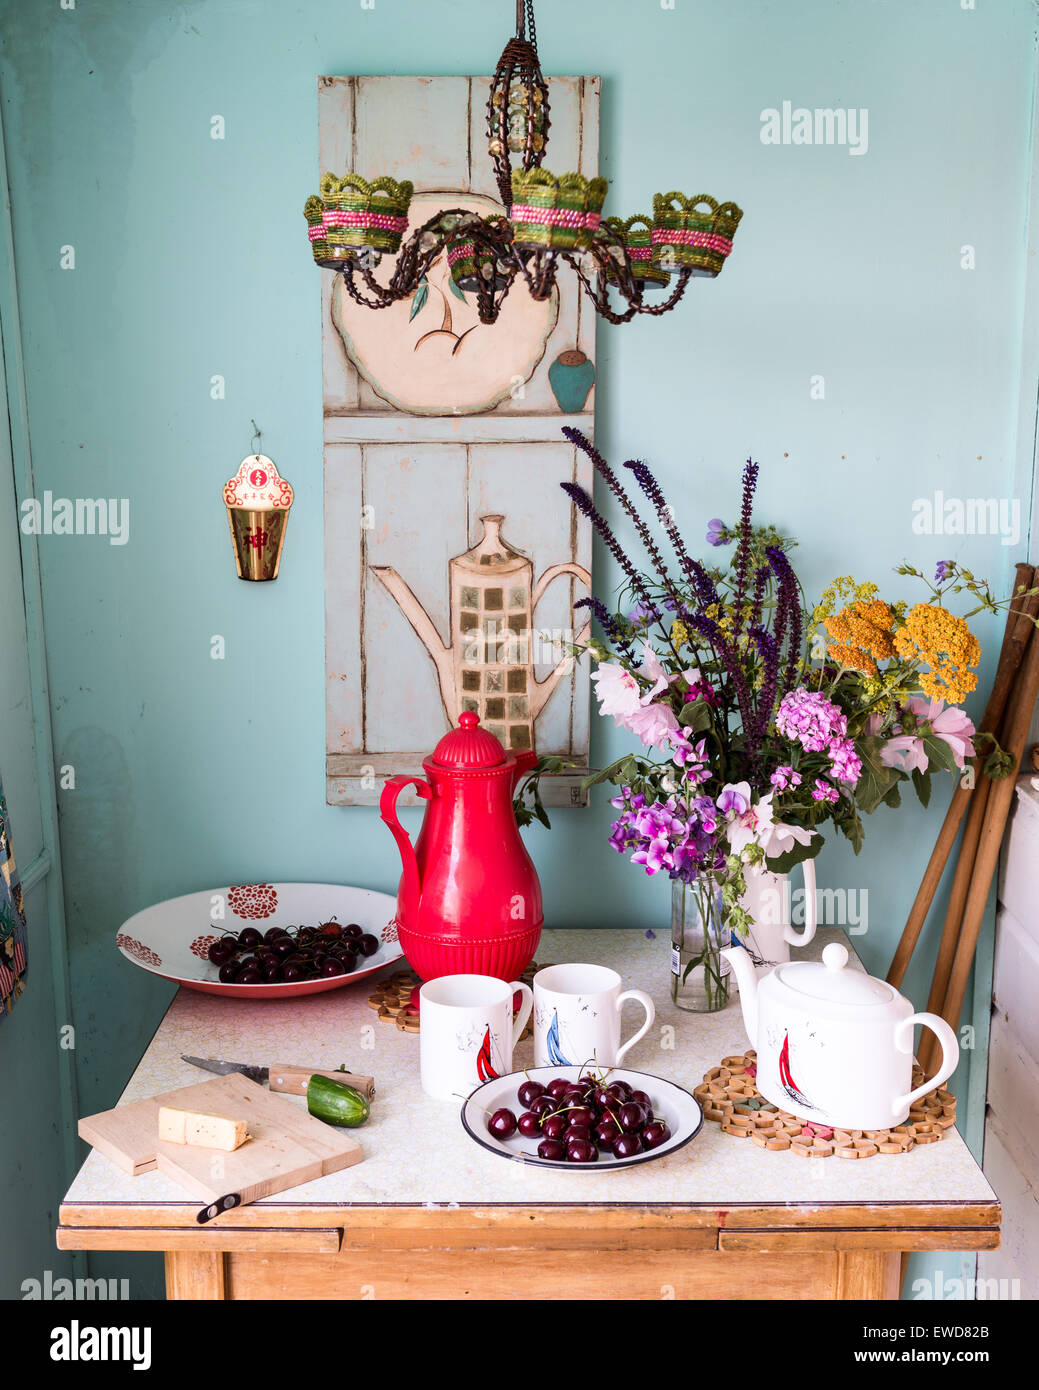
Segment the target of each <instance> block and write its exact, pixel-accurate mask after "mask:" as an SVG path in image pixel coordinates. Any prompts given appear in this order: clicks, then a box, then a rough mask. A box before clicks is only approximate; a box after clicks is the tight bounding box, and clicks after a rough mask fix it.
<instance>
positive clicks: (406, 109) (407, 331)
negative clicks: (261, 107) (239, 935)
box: [318, 77, 599, 805]
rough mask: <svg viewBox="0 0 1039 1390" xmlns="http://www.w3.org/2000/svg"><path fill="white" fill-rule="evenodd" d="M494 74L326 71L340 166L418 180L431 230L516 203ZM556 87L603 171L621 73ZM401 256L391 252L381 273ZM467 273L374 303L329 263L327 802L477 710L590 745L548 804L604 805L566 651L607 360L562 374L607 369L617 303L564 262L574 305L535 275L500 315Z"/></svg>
mask: <svg viewBox="0 0 1039 1390" xmlns="http://www.w3.org/2000/svg"><path fill="white" fill-rule="evenodd" d="M487 82H488V79H487V78H468V77H419V78H411V77H408V78H396V77H337V78H321V79H320V80H319V86H318V106H319V120H320V164H321V171H322V172H323V171H325V170H331V171H332V172H335V173H340V174H341V173H344V172H346V171H347V170H349V169H354V170H357V171H358V172H360V173H363V174H365V176H366V177H368V178H373V177H375V176H377V175H379V174H389V175H391V176H392V177H394V178H398V179H400V178H409V179H411V181H412V182H413V183H414V185H415V188H416V195H415V199H414V202H413V205H412V210H411V211H412V218H411V221H412V224H413V225H418V224H419V223H421V222H422V221H425V220H426V219H427V218H428V217H429V216H431V215H432V213H433V212H434V211H436V209H437V208H440V207H453V206H462V207H468V206H472V207H473V208H475V209H477V210H479V211H481V212H482V213H487V212H491V211H497V210H498V208H499V204H498V202H497V198H498V191H497V187H496V185H495V184H494V181H493V178H492V176H491V168H490V162H489V159H488V157H487V153H486V135H485V132H484V130H483V121H484V108H485V104H486V91H487ZM549 82H550V99H551V102H552V129H551V135H550V142H551V153H552V156H553V159H552V162H551V164H550V167H552V168H558V169H559V170H560V171H561V172H565V171H566V170H569V169H579V170H580V171H581V172H582V173H584V174H585V175H591V174H594V173H596V172H597V162H598V100H599V79H598V78H591V77H564V78H551V79H549ZM392 270H393V260H392V258H384V259H383V262H382V264H381V265H380V266H379V268H378V269H377V271H376V276H377V278H378V279H379V280H380V281H382V282H383V283H385V281H386V280H387V279H388V278H389V276H390V275H391V274H392ZM447 274H448V272H447V267H446V264H444V265H441V264H440V263H439V262H438V263H437V264H435V265H434V267H432V268H431V270H430V273H429V276H428V280H429V290H428V292H427V293H426V294H425V295H424V296H423V301H422V302H421V303H418V304H416V303H415V302H414V301H412V300H408V301H404V302H402V303H400V304H398V305H394V306H393V307H391V308H388V309H385V310H376V311H370V310H364V309H361V308H359V307H358V306H357V305H356V304H355V303H354V301H353V300H351V299H350V297H349V296H348V295H347V294H346V293H345V289H344V287H343V285H342V282H341V281H339V282H337V281H336V278H335V277H334V276H333V275H332V274H331V273H330V272H322V280H323V282H324V283H323V287H322V321H323V358H324V414H325V433H324V438H325V474H326V476H325V510H326V516H325V530H326V612H327V617H326V667H327V677H328V680H327V686H328V690H327V735H328V736H327V744H326V777H327V799H328V800H329V802H331V803H333V804H374V803H375V802H377V800H378V795H379V791H380V789H381V784H382V781H383V779H384V778H385V777H386V776H387V775H389V774H390V773H392V772H395V771H401V772H404V771H412V772H414V771H418V770H419V769H420V760H421V757H422V756H423V755H425V754H426V753H428V752H429V751H430V750H431V749H432V748H433V746H434V745H435V743H436V742H437V740H438V739H439V738H440V737H441V735H442V734H443V733H444V732H445V731H446V729H447V728H448V727H450V723H451V722H453V721H454V720H456V719H457V717H458V714H459V713H460V711H461V710H462V709H464V708H475V709H478V710H479V712H480V714H481V718H482V719H483V721H484V722H485V723H486V724H488V726H489V727H492V728H493V729H494V731H495V733H497V734H498V736H499V737H501V738H502V739H503V742H505V743H506V744H507V745H511V746H513V747H517V748H519V747H524V746H528V745H529V744H530V743H531V742H533V743H534V744H535V745H536V747H537V748H538V750H539V751H542V752H554V753H561V754H563V755H564V756H568V757H570V758H572V759H573V760H574V761H575V763H577V764H578V770H577V771H576V772H574V773H573V774H570V775H568V776H565V777H561V778H559V779H557V780H556V781H555V783H554V784H553V785H552V786H551V787H548V788H546V789H545V790H546V796H545V799H546V801H547V802H549V804H555V805H573V804H578V805H583V804H585V803H586V798H585V796H584V795H583V793H581V792H580V789H579V782H580V777H581V775H582V773H581V769H582V768H584V767H586V765H587V755H588V740H589V715H588V691H589V681H588V669H587V663H586V662H582V663H574V662H573V661H572V660H569V661H568V660H567V659H566V657H567V653H566V652H565V650H564V649H563V648H562V647H559V646H558V645H553V644H558V643H559V642H560V641H570V640H573V637H574V635H575V633H576V632H579V631H580V629H581V628H582V627H583V624H584V614H583V612H580V613H579V614H578V615H577V618H576V619H575V614H574V610H573V604H574V602H575V601H576V600H577V599H578V598H582V597H585V596H586V595H587V592H588V582H589V578H590V565H591V534H590V527H589V526H588V523H587V522H586V521H585V519H584V518H582V517H579V516H578V515H577V514H576V513H575V512H574V510H573V509H572V508H571V507H570V506H569V505H568V504H567V502H566V499H565V497H564V496H563V494H562V493H561V492H560V491H559V483H560V482H561V481H563V480H573V479H578V480H580V481H581V482H582V483H583V484H584V485H585V486H589V487H590V485H591V477H590V466H589V465H588V463H587V460H586V459H585V458H584V456H583V455H577V453H576V451H575V450H574V449H573V448H572V446H571V445H569V444H568V443H567V442H566V441H565V440H564V439H563V438H562V434H561V429H562V426H563V425H565V424H576V425H578V426H579V427H580V428H581V429H582V430H584V431H585V432H587V433H590V432H591V429H592V426H593V411H594V387H592V388H591V389H589V390H587V394H583V391H584V389H585V387H584V381H585V374H587V375H588V376H591V375H592V373H593V371H594V368H588V369H584V371H583V372H582V373H581V380H582V391H581V392H579V393H578V397H577V399H576V400H574V401H572V400H569V399H567V398H566V397H565V396H564V397H563V401H562V404H561V402H560V399H558V398H557V390H558V385H559V383H558V381H557V382H556V389H554V388H553V382H552V381H550V379H549V368H550V367H551V365H552V364H553V363H554V362H555V361H556V359H557V358H558V357H559V355H560V353H562V352H564V351H568V350H573V349H575V348H577V349H580V351H581V352H583V353H584V354H585V356H586V357H587V358H588V359H589V361H590V362H592V363H594V323H595V315H594V313H592V312H590V311H588V310H582V307H581V304H580V295H579V286H578V283H577V280H576V277H574V276H573V275H572V274H571V273H570V272H569V270H566V269H564V270H563V274H562V275H561V277H560V278H561V284H560V288H559V292H558V295H556V296H554V297H553V299H552V301H550V302H549V303H547V304H540V305H539V304H535V303H534V302H533V301H531V300H530V297H529V295H528V294H527V292H526V290H525V288H524V287H523V286H522V285H514V286H513V289H512V291H511V293H510V295H509V298H508V300H507V302H506V305H505V308H504V310H503V312H502V314H501V316H500V318H499V321H498V323H497V324H495V325H483V324H480V323H479V321H478V317H477V315H476V313H475V308H474V305H473V304H472V302H471V296H470V297H469V298H468V299H462V298H460V297H459V296H458V295H455V294H454V293H453V292H452V289H451V285H450V284H449V282H448V279H447ZM561 394H562V393H561ZM564 405H565V406H566V410H565V411H564V409H563V406H564ZM574 412H576V413H574ZM358 518H360V524H358ZM485 565H489V569H484V568H482V567H483V566H485ZM546 572H547V573H546ZM474 575H475V578H474V577H473V576H474ZM499 579H500V581H501V582H499ZM535 597H536V599H537V604H536V608H534V609H533V610H532V609H531V602H532V600H533V599H534V598H535ZM473 604H475V605H476V607H475V608H473V607H472V606H471V605H473ZM497 605H500V606H497ZM510 605H511V606H510ZM524 625H525V628H526V630H525V631H524V633H523V638H522V639H521V637H520V633H521V631H522V630H523V628H524ZM477 631H478V632H479V634H480V637H481V640H480V643H478V644H474V642H473V640H472V634H473V632H477ZM539 634H545V636H544V637H539Z"/></svg>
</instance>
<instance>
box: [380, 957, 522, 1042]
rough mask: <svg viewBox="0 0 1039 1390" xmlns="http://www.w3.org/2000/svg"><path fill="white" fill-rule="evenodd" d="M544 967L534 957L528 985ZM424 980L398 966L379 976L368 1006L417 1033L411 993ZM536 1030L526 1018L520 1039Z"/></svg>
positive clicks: (416, 1010) (416, 1019)
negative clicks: (394, 970) (386, 974)
mask: <svg viewBox="0 0 1039 1390" xmlns="http://www.w3.org/2000/svg"><path fill="white" fill-rule="evenodd" d="M541 968H542V967H541V966H540V965H538V963H537V961H536V960H534V961H531V963H530V964H529V965H528V966H527V968H526V970H524V972H523V974H522V975H521V976H520V979H521V980H522V981H523V983H524V984H525V985H531V986H533V983H534V975H535V974H536V972H537V971H539V970H540V969H541ZM421 983H422V981H421V980H420V979H419V977H418V976H417V975H416V974H415V972H414V971H413V970H398V971H397V972H396V973H395V974H393V975H390V976H388V977H387V978H386V979H385V980H380V982H379V984H378V985H377V986H376V988H375V991H374V993H372V994H370V995H369V996H368V1007H369V1008H370V1009H374V1010H375V1011H376V1013H377V1015H378V1017H379V1018H381V1019H385V1020H386V1022H387V1023H395V1024H396V1025H397V1027H398V1028H399V1029H400V1031H401V1032H402V1033H417V1032H418V1031H419V1019H418V1009H417V1008H416V1007H415V1005H414V1004H413V1003H412V1002H411V995H412V991H413V990H414V989H415V986H416V985H420V984H421ZM533 1031H534V1020H533V1017H531V1018H529V1019H528V1020H527V1026H526V1027H525V1028H524V1030H523V1032H522V1033H521V1034H520V1039H521V1040H522V1039H523V1038H529V1037H530V1036H531V1034H532V1033H533Z"/></svg>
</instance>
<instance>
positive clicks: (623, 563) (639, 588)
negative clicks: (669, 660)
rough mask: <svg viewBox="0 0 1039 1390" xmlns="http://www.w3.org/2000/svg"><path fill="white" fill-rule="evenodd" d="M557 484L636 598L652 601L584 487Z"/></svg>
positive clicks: (575, 484) (636, 571) (573, 484)
mask: <svg viewBox="0 0 1039 1390" xmlns="http://www.w3.org/2000/svg"><path fill="white" fill-rule="evenodd" d="M574 433H576V431H574ZM559 486H560V487H561V488H562V489H563V491H564V492H565V493H566V495H567V496H568V497H569V498H570V500H571V501H572V502H573V503H574V505H575V506H576V507H577V509H578V511H580V512H582V513H583V514H584V515H585V516H586V517H587V518H588V520H589V521H590V522H591V523H592V525H593V526H594V527H595V529H596V530H597V531H598V533H599V535H600V536H601V537H602V539H603V541H604V542H605V544H606V547H607V549H608V550H609V551H610V553H611V554H612V555H613V558H614V559H615V560H616V561H617V563H618V564H619V565H620V567H621V569H622V570H623V571H624V573H625V574H626V575H627V576H628V580H629V582H630V584H631V587H632V589H633V590H634V591H635V593H636V595H637V596H638V598H639V599H640V600H641V601H642V602H643V603H647V604H648V603H650V602H652V600H651V599H650V596H649V594H648V593H647V592H646V589H645V586H644V585H643V583H642V579H641V577H640V575H639V572H638V570H637V569H636V568H635V566H634V565H633V564H632V563H631V561H630V560H629V559H628V557H627V555H625V553H624V551H623V549H622V548H621V544H620V541H618V539H617V537H616V536H615V535H614V534H613V531H612V529H611V528H610V524H609V522H608V521H607V520H606V518H605V517H604V516H602V515H601V513H600V512H598V511H597V510H596V507H595V504H594V503H593V502H592V499H591V498H590V497H589V496H588V494H587V493H586V492H585V490H584V488H583V487H581V486H580V485H579V484H577V483H560V484H559Z"/></svg>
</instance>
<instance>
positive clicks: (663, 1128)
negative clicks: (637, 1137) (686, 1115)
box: [642, 1120, 671, 1149]
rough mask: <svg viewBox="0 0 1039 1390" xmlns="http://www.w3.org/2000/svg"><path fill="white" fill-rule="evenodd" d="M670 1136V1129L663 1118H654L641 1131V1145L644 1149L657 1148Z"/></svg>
mask: <svg viewBox="0 0 1039 1390" xmlns="http://www.w3.org/2000/svg"><path fill="white" fill-rule="evenodd" d="M670 1138H671V1131H670V1129H668V1127H667V1125H666V1124H665V1123H664V1121H663V1120H654V1121H653V1123H652V1124H648V1125H647V1126H646V1128H645V1129H644V1130H643V1131H642V1145H643V1147H644V1148H646V1149H659V1148H660V1146H661V1144H666V1143H667V1141H668V1140H669V1139H670Z"/></svg>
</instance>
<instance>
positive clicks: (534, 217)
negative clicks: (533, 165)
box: [511, 203, 602, 231]
mask: <svg viewBox="0 0 1039 1390" xmlns="http://www.w3.org/2000/svg"><path fill="white" fill-rule="evenodd" d="M511 217H512V221H513V222H534V223H536V224H537V225H539V226H542V227H577V228H584V229H587V230H588V231H594V230H595V228H596V227H598V225H599V223H600V222H601V221H602V217H601V215H600V214H599V213H597V212H578V211H577V210H576V209H574V208H532V207H529V206H528V205H527V204H526V203H516V204H515V205H514V206H513V208H512V212H511Z"/></svg>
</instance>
